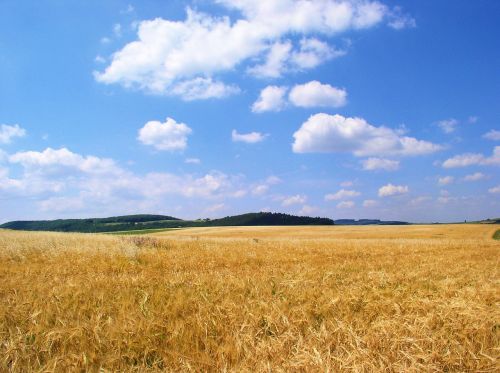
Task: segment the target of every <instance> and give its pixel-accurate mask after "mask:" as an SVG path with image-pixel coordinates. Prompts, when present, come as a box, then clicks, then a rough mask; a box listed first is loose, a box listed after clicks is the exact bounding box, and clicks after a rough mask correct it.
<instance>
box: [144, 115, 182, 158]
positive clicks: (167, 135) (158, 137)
mask: <svg viewBox="0 0 500 373" xmlns="http://www.w3.org/2000/svg"><path fill="white" fill-rule="evenodd" d="M191 132H192V130H191V128H189V127H188V126H187V125H186V124H184V123H177V122H176V121H175V119H172V118H167V120H166V121H165V122H164V123H162V122H160V121H150V122H147V123H146V124H145V125H144V127H142V128H141V129H140V130H139V136H138V137H137V139H138V140H139V141H140V142H141V143H143V144H144V145H150V146H153V147H154V148H155V149H157V150H166V151H176V150H184V149H185V148H186V147H187V138H188V136H189V135H190V134H191Z"/></svg>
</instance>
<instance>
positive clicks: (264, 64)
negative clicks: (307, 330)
mask: <svg viewBox="0 0 500 373" xmlns="http://www.w3.org/2000/svg"><path fill="white" fill-rule="evenodd" d="M216 3H218V4H220V5H222V6H223V7H225V8H226V9H231V10H236V11H238V13H239V16H238V17H237V18H236V19H233V20H232V19H231V18H230V17H228V16H223V17H220V16H211V15H209V14H206V13H202V12H199V11H197V10H193V9H191V8H187V15H186V18H185V19H184V20H178V21H174V20H167V19H162V18H156V19H153V20H143V21H140V22H138V23H137V39H136V40H135V41H132V42H130V43H128V44H126V45H125V46H124V47H123V48H121V49H120V50H118V51H116V52H115V53H113V55H112V60H111V62H110V63H109V65H108V66H107V67H106V68H105V69H104V70H103V71H98V72H95V74H94V76H95V79H96V80H97V81H98V82H101V83H103V84H120V85H122V86H124V87H127V88H128V87H134V88H138V89H141V90H144V91H147V92H151V93H156V94H166V93H169V92H170V91H171V89H172V87H173V86H176V84H178V83H179V82H182V81H186V80H187V81H191V80H192V79H196V78H202V79H211V78H212V77H213V76H214V75H215V74H219V73H223V72H227V71H231V70H234V69H235V68H236V67H239V66H245V65H246V66H248V65H252V63H253V61H257V62H256V63H255V64H254V65H253V66H251V67H250V68H249V71H250V72H253V73H254V74H256V75H260V76H266V77H278V76H281V75H282V74H283V72H284V71H287V70H293V69H294V68H296V69H305V68H312V67H315V66H317V65H319V64H320V63H323V62H325V61H326V60H328V59H330V58H333V57H335V56H338V55H341V54H342V53H340V52H336V51H335V50H334V49H333V48H331V47H330V46H328V45H327V44H326V42H325V41H322V40H320V39H319V38H320V37H321V36H323V35H327V36H330V35H333V34H338V33H341V32H344V31H348V30H351V29H356V30H361V29H368V28H371V27H374V26H376V25H377V24H380V23H381V22H382V21H383V20H384V18H391V17H392V18H394V17H395V16H394V15H393V14H392V13H394V11H392V10H391V9H390V8H389V7H387V6H386V5H384V4H381V3H380V2H379V1H371V0H366V1H352V2H351V1H349V2H348V1H343V2H337V1H333V0H312V1H307V2H306V1H288V0H287V1H279V2H255V1H250V0H238V1H234V0H216ZM391 12H392V13H391ZM396 18H397V17H396ZM396 18H394V19H396ZM399 18H401V17H399ZM391 22H392V26H391V27H394V26H395V25H396V28H399V25H400V24H407V23H408V22H405V21H400V23H399V24H396V23H394V22H393V21H391ZM288 35H294V36H299V37H302V39H301V41H300V42H299V45H294V43H292V41H290V40H287V39H286V37H287V36H288ZM221 84H223V83H221ZM210 97H213V96H210ZM217 97H219V96H217ZM200 98H205V96H203V95H201V96H200Z"/></svg>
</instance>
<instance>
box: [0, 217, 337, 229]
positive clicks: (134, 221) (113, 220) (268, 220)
mask: <svg viewBox="0 0 500 373" xmlns="http://www.w3.org/2000/svg"><path fill="white" fill-rule="evenodd" d="M333 224H334V222H333V220H331V219H328V218H319V217H316V218H311V217H308V216H294V215H288V214H281V213H270V212H257V213H249V214H243V215H236V216H226V217H224V218H221V219H213V220H210V219H202V220H201V219H200V220H181V219H178V218H175V217H172V216H166V215H126V216H113V217H110V218H95V219H93V218H90V219H58V220H32V221H12V222H8V223H5V224H2V225H0V228H4V229H14V230H26V231H54V232H83V233H99V232H118V231H133V230H144V229H161V228H184V227H217V226H240V225H247V226H251V225H254V226H259V225H333Z"/></svg>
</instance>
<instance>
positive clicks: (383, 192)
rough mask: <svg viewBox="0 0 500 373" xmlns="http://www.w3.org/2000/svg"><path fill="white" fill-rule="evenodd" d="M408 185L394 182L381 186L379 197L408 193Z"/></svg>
mask: <svg viewBox="0 0 500 373" xmlns="http://www.w3.org/2000/svg"><path fill="white" fill-rule="evenodd" d="M408 190H409V189H408V186H407V185H393V184H390V183H389V184H387V185H384V186H383V187H381V188H380V189H379V190H378V196H379V197H390V196H396V195H401V194H406V193H408Z"/></svg>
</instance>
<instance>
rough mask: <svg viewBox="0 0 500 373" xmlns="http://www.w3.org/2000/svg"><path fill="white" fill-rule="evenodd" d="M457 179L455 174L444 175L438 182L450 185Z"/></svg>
mask: <svg viewBox="0 0 500 373" xmlns="http://www.w3.org/2000/svg"><path fill="white" fill-rule="evenodd" d="M453 181H455V178H454V177H453V176H443V177H440V178H439V179H438V184H439V185H448V184H451V183H453Z"/></svg>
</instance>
